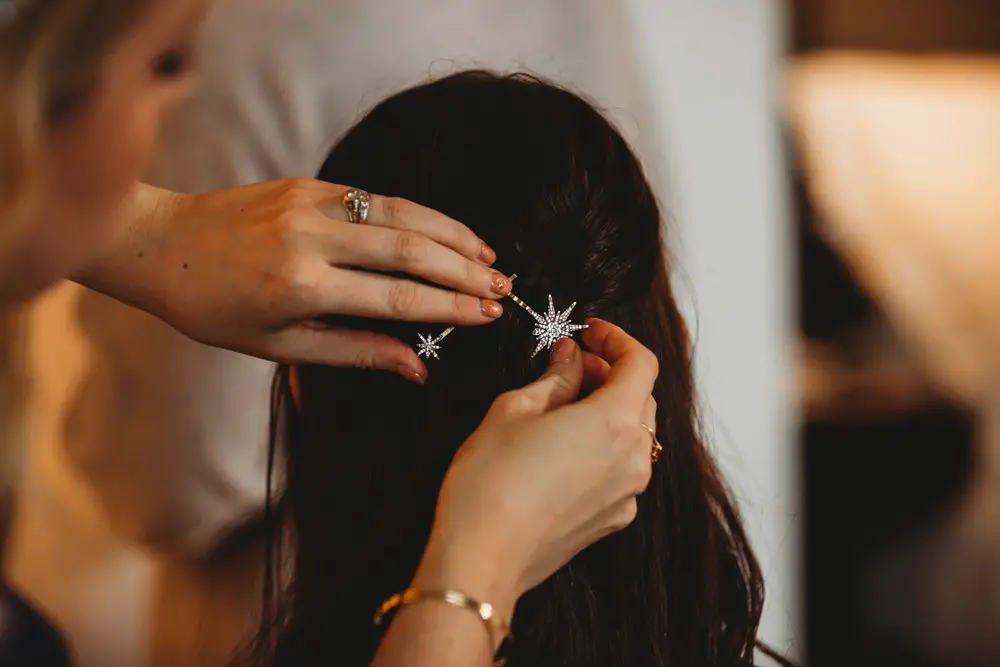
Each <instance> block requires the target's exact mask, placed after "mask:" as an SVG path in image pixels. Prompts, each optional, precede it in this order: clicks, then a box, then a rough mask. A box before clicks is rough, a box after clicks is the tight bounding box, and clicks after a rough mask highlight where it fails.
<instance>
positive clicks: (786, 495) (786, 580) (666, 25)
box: [632, 0, 801, 655]
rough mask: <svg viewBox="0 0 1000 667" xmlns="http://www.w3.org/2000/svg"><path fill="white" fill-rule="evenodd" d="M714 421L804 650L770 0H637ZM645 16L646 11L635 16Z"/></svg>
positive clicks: (776, 45) (784, 616) (783, 639)
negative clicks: (798, 620) (800, 628)
mask: <svg viewBox="0 0 1000 667" xmlns="http://www.w3.org/2000/svg"><path fill="white" fill-rule="evenodd" d="M632 6H633V9H634V10H635V11H634V13H633V19H634V20H635V25H634V26H633V29H634V30H635V31H636V34H637V35H638V36H640V39H639V40H637V47H636V48H638V49H640V50H641V53H639V54H638V55H639V60H640V62H642V63H643V66H644V67H645V68H647V72H646V77H644V78H645V80H647V81H662V82H663V85H658V86H656V89H655V90H651V91H646V92H647V95H648V97H649V99H651V100H652V101H653V104H655V105H656V107H657V109H656V111H657V112H658V113H660V114H663V116H664V117H665V119H666V120H665V122H664V123H663V124H662V126H663V127H665V128H666V132H665V135H664V136H662V137H658V138H657V140H658V142H659V144H660V146H661V147H662V150H663V151H664V153H665V158H666V160H665V163H666V164H668V165H670V173H669V174H665V175H661V176H662V181H664V182H665V183H666V186H667V192H668V201H667V207H668V209H669V213H670V215H671V217H672V219H673V223H672V224H673V225H674V227H675V235H674V238H675V239H679V243H675V244H674V245H675V248H674V249H675V251H676V254H677V255H678V260H679V262H678V264H679V265H681V267H682V269H681V273H680V274H679V275H678V276H677V279H678V282H677V284H678V288H679V289H681V290H682V291H684V292H686V294H685V296H686V297H687V298H686V300H687V308H686V310H687V314H688V316H689V321H690V322H692V324H693V325H694V326H693V331H694V332H695V335H696V363H697V376H698V381H699V384H700V391H701V395H702V404H703V406H704V421H705V424H706V428H707V431H708V433H709V435H710V437H711V440H712V441H713V442H714V444H715V446H716V447H717V450H718V452H719V456H720V459H721V461H722V465H723V468H724V470H725V472H726V473H727V475H728V477H729V480H730V482H731V484H732V487H733V490H734V492H735V494H736V496H737V498H738V500H739V501H740V502H741V504H742V509H743V512H744V515H745V518H746V520H747V523H748V524H749V530H750V532H751V537H752V539H753V542H754V545H755V547H756V549H757V553H758V555H759V557H760V560H761V564H762V566H763V570H764V573H765V577H766V584H767V604H766V609H765V614H764V620H763V625H762V632H761V635H762V637H763V638H764V640H765V641H768V642H770V643H772V644H774V645H776V646H777V647H779V648H782V649H784V650H787V651H790V652H792V653H793V655H797V654H798V653H799V651H798V647H797V642H796V641H795V639H796V636H797V634H798V633H797V631H796V625H797V623H796V621H795V619H796V618H797V616H798V613H797V610H798V604H797V601H796V594H797V590H796V589H797V583H798V579H797V577H798V574H797V568H798V539H799V538H798V535H799V531H798V529H797V526H796V520H797V518H798V517H799V515H800V508H801V504H800V502H799V494H798V491H797V488H796V483H795V479H796V472H797V457H796V450H795V443H794V440H793V419H794V414H793V412H792V410H791V408H790V402H789V398H790V392H789V389H790V383H789V379H790V372H789V368H790V367H789V363H790V350H791V342H792V341H791V338H790V335H791V330H792V294H791V289H792V284H793V281H792V278H791V268H792V262H791V260H792V258H791V255H790V251H791V250H790V249H791V237H790V230H791V227H790V224H789V222H788V214H789V207H788V201H787V199H786V197H787V195H788V192H787V191H786V181H785V172H784V165H783V155H782V149H781V137H780V126H779V119H778V114H777V110H778V102H777V100H778V84H779V82H778V76H779V67H780V63H781V59H782V49H783V42H784V25H783V18H782V16H781V13H780V5H779V3H778V2H776V1H767V0H757V1H752V2H748V1H747V0H633V2H632ZM640 17H641V20H640Z"/></svg>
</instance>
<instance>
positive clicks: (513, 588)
mask: <svg viewBox="0 0 1000 667" xmlns="http://www.w3.org/2000/svg"><path fill="white" fill-rule="evenodd" d="M510 570H511V568H510V567H509V563H504V562H502V559H500V558H498V555H497V553H496V551H495V550H493V549H490V548H489V547H487V546H485V545H482V546H475V545H474V544H473V543H471V542H470V543H468V544H466V543H462V542H460V541H458V540H446V539H444V538H442V537H440V536H438V535H437V534H436V533H435V534H433V535H432V536H431V539H430V541H429V542H428V545H427V549H426V550H425V551H424V556H423V558H422V559H421V561H420V565H419V567H418V568H417V572H416V574H415V575H414V578H413V583H412V587H413V588H416V589H418V590H424V591H429V590H455V591H458V592H460V593H462V594H464V595H466V596H468V597H470V598H472V599H474V600H476V601H478V602H485V603H488V604H490V605H491V606H492V607H493V609H494V612H495V614H497V615H498V616H499V617H500V619H501V620H502V621H503V623H504V624H506V625H507V626H508V627H509V626H510V624H511V622H512V621H513V617H514V608H515V606H516V604H517V600H518V598H519V597H520V596H521V594H522V593H523V592H524V591H523V590H522V588H521V586H520V585H519V583H518V577H517V575H516V574H514V573H512V572H511V571H510ZM500 639H502V638H500ZM494 648H497V647H494Z"/></svg>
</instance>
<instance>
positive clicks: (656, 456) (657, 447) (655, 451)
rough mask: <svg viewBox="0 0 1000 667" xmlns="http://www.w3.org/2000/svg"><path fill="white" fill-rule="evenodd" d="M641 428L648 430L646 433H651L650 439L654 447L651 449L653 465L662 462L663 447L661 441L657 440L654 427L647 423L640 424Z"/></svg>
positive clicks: (650, 455)
mask: <svg viewBox="0 0 1000 667" xmlns="http://www.w3.org/2000/svg"><path fill="white" fill-rule="evenodd" d="M640 426H642V427H643V428H644V429H646V432H647V433H649V437H650V438H652V439H653V445H652V447H651V448H650V452H649V458H650V460H651V461H652V462H653V463H656V462H657V461H659V460H660V454H662V453H663V445H661V444H660V441H659V440H657V439H656V430H655V429H654V428H653V427H652V426H650V425H649V424H646V423H643V424H640Z"/></svg>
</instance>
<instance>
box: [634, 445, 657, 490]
mask: <svg viewBox="0 0 1000 667" xmlns="http://www.w3.org/2000/svg"><path fill="white" fill-rule="evenodd" d="M651 456H652V453H651V450H650V449H649V448H648V447H646V448H641V449H639V448H637V449H636V451H635V454H634V455H633V456H632V459H631V466H630V470H629V479H630V481H631V482H632V491H633V493H636V494H639V493H642V492H643V491H645V490H646V488H647V487H649V482H650V480H651V479H652V478H653V463H652V458H651Z"/></svg>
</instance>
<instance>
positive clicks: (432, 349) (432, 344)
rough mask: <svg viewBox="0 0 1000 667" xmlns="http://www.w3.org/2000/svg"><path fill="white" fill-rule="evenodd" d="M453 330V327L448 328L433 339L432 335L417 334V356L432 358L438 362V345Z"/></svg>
mask: <svg viewBox="0 0 1000 667" xmlns="http://www.w3.org/2000/svg"><path fill="white" fill-rule="evenodd" d="M454 330H455V327H448V328H447V329H445V330H444V331H442V332H441V333H440V334H438V335H437V336H436V337H433V338H432V337H431V336H432V334H427V335H426V336H425V335H424V334H417V336H419V337H420V342H419V343H417V356H418V357H427V358H428V359H430V358H431V357H434V358H435V359H438V360H440V359H441V357H439V356H438V351H439V350H440V349H441V345H440V343H441V341H443V340H444V339H445V338H446V337H447V336H448V334H450V333H451V332H452V331H454Z"/></svg>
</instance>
